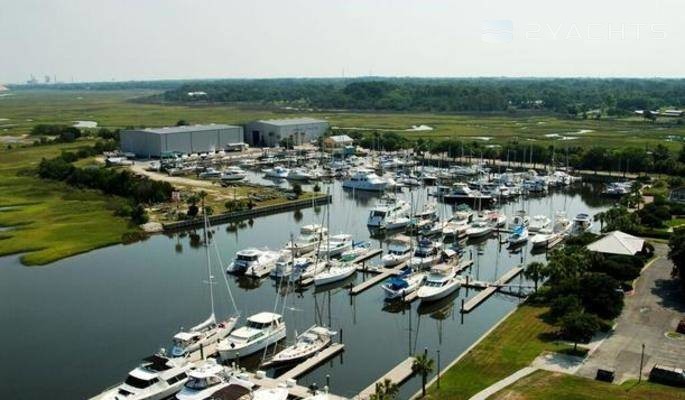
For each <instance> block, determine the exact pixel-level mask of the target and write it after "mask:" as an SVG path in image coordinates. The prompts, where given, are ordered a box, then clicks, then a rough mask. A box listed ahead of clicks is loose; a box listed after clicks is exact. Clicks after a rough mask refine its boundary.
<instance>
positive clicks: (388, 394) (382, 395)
mask: <svg viewBox="0 0 685 400" xmlns="http://www.w3.org/2000/svg"><path fill="white" fill-rule="evenodd" d="M399 394H400V388H399V386H397V384H396V383H393V382H392V381H391V380H390V379H388V378H385V380H384V381H383V382H378V383H376V392H375V393H374V394H372V395H371V397H370V400H394V399H396V398H397V396H399Z"/></svg>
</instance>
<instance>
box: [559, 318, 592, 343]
mask: <svg viewBox="0 0 685 400" xmlns="http://www.w3.org/2000/svg"><path fill="white" fill-rule="evenodd" d="M560 328H561V335H562V336H563V337H564V338H565V339H567V340H570V341H572V342H573V351H576V350H577V349H578V342H585V341H588V340H590V339H591V338H592V335H594V333H595V332H596V331H597V330H598V329H599V320H598V319H597V317H596V316H594V315H592V314H588V313H584V312H582V311H574V312H571V313H569V314H567V315H565V316H564V317H562V318H561V321H560Z"/></svg>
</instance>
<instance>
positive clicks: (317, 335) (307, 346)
mask: <svg viewBox="0 0 685 400" xmlns="http://www.w3.org/2000/svg"><path fill="white" fill-rule="evenodd" d="M335 334H336V332H335V331H331V330H329V329H328V328H326V327H323V326H318V325H313V326H311V327H310V328H309V329H307V330H306V331H304V332H303V333H301V334H300V335H296V336H297V338H296V339H295V343H294V344H293V345H291V346H288V347H286V348H285V349H283V350H281V351H280V352H278V353H276V355H275V356H274V357H273V358H272V359H271V360H270V361H269V362H268V363H267V364H266V365H269V366H272V365H276V364H290V363H296V362H300V361H302V360H305V359H307V358H309V357H312V356H313V355H315V354H316V353H318V352H320V351H321V350H323V349H325V348H326V347H328V346H329V345H330V344H331V343H332V341H333V336H335Z"/></svg>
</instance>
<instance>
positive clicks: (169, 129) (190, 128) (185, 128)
mask: <svg viewBox="0 0 685 400" xmlns="http://www.w3.org/2000/svg"><path fill="white" fill-rule="evenodd" d="M230 128H239V127H238V126H235V125H225V124H208V125H182V126H166V127H162V128H146V129H142V131H144V132H151V133H156V134H159V135H163V134H166V133H181V132H199V131H214V130H217V129H230Z"/></svg>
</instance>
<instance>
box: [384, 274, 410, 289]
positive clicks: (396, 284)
mask: <svg viewBox="0 0 685 400" xmlns="http://www.w3.org/2000/svg"><path fill="white" fill-rule="evenodd" d="M388 286H389V287H390V288H392V289H394V290H398V289H404V288H406V287H407V286H409V284H408V283H407V281H405V280H404V279H402V278H400V277H397V276H393V277H392V278H390V279H388Z"/></svg>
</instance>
